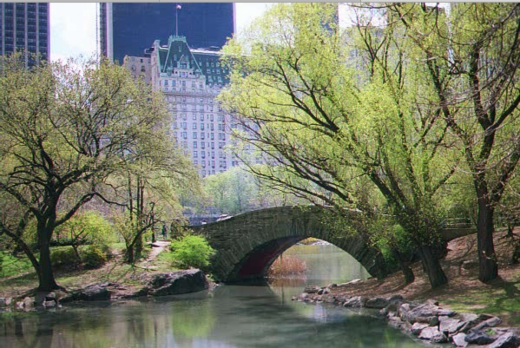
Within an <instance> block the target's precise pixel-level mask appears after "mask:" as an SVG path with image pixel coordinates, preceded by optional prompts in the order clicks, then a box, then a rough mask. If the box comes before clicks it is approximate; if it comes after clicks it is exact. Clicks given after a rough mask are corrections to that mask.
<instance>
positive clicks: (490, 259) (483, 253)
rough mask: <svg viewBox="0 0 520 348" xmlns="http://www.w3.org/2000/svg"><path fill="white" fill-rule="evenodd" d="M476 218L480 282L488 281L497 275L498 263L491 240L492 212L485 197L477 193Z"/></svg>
mask: <svg viewBox="0 0 520 348" xmlns="http://www.w3.org/2000/svg"><path fill="white" fill-rule="evenodd" d="M479 196H480V197H479V199H478V220H477V248H478V262H479V275H478V279H479V280H480V281H481V282H484V283H488V282H490V281H492V280H494V279H496V278H497V277H498V265H497V260H496V254H495V245H494V242H493V231H494V225H493V213H494V209H493V208H492V207H490V206H489V204H488V203H487V199H485V198H484V197H483V196H481V195H480V194H479Z"/></svg>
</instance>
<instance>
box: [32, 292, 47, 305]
mask: <svg viewBox="0 0 520 348" xmlns="http://www.w3.org/2000/svg"><path fill="white" fill-rule="evenodd" d="M45 295H47V293H46V292H37V293H36V296H34V302H35V304H36V305H37V306H43V303H44V302H45Z"/></svg>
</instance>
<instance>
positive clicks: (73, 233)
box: [54, 210, 117, 244]
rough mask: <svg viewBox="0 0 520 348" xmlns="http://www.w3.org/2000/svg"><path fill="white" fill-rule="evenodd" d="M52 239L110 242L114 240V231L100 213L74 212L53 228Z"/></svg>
mask: <svg viewBox="0 0 520 348" xmlns="http://www.w3.org/2000/svg"><path fill="white" fill-rule="evenodd" d="M54 240H55V241H57V242H59V243H60V244H64V243H71V242H72V243H74V244H110V243H114V242H116V240H117V238H116V234H115V231H114V229H113V227H112V225H111V224H110V222H108V221H107V220H106V219H105V218H104V217H103V216H102V215H101V214H99V213H98V212H96V211H92V210H90V211H87V212H84V213H80V214H76V215H75V216H73V217H72V218H71V219H70V220H68V221H67V222H65V223H64V224H63V225H60V226H59V227H58V228H56V230H55V235H54Z"/></svg>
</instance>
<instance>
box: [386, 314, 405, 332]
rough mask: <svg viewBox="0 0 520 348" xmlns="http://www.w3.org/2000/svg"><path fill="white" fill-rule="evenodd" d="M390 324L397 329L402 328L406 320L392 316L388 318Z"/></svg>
mask: <svg viewBox="0 0 520 348" xmlns="http://www.w3.org/2000/svg"><path fill="white" fill-rule="evenodd" d="M388 325H390V326H391V327H393V328H396V329H402V328H403V326H404V322H403V321H402V320H401V318H399V317H390V318H389V319H388Z"/></svg>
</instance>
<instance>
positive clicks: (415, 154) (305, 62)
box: [220, 4, 457, 287]
mask: <svg viewBox="0 0 520 348" xmlns="http://www.w3.org/2000/svg"><path fill="white" fill-rule="evenodd" d="M335 11H336V10H335V6H334V5H327V4H294V5H279V6H277V7H276V8H274V9H273V10H271V11H269V12H268V13H267V15H266V16H265V17H264V18H263V19H262V21H260V22H257V23H256V25H255V26H253V27H252V29H251V30H250V32H249V34H248V36H247V37H246V38H245V39H244V40H243V41H238V40H231V41H230V42H229V43H228V45H227V46H226V48H225V50H226V59H227V63H228V64H229V66H230V68H231V69H232V76H231V85H230V87H229V88H228V89H227V90H226V91H224V92H223V93H222V94H221V96H220V98H221V101H222V102H223V105H224V108H225V109H227V110H228V111H230V112H234V113H236V115H237V117H241V120H242V126H243V127H245V128H246V129H247V131H245V132H237V133H236V136H237V137H239V138H240V139H241V140H243V141H246V142H248V143H250V144H251V145H253V146H255V147H256V148H257V149H258V150H259V151H261V153H262V154H263V157H264V160H265V161H266V163H268V164H269V165H270V166H266V167H263V169H262V170H254V169H253V172H254V173H255V174H256V175H258V176H260V177H261V178H263V179H266V180H270V181H272V182H274V183H276V184H278V185H279V186H284V187H285V188H286V189H287V190H290V191H292V192H294V193H295V194H298V195H300V196H305V197H306V198H308V199H309V200H311V201H312V202H314V203H320V202H321V204H324V203H325V204H327V205H332V206H335V207H337V208H339V209H338V212H340V213H341V211H343V210H344V209H345V208H357V207H358V203H359V196H357V195H356V192H355V190H354V188H355V187H356V186H357V185H358V184H357V183H358V182H359V179H360V178H367V179H369V182H370V184H371V185H373V186H374V187H375V188H377V190H378V191H379V193H380V194H381V195H382V196H383V197H384V199H385V200H386V202H387V206H388V213H390V215H391V216H393V218H394V219H395V220H396V222H397V223H398V224H399V225H400V226H401V227H402V228H403V230H404V231H405V233H406V235H407V237H408V238H409V239H410V240H411V241H412V243H413V244H414V247H415V249H416V250H417V251H418V253H419V254H420V256H421V260H422V263H423V266H424V268H425V270H426V273H427V274H428V277H429V280H430V284H431V286H432V287H436V286H439V285H442V284H444V283H446V281H447V278H446V276H445V274H444V272H443V270H442V267H441V266H440V263H439V259H438V257H439V255H438V254H437V252H436V249H437V248H438V247H439V245H441V244H442V242H441V238H440V232H441V230H442V216H443V213H444V212H443V207H442V206H440V205H439V204H438V199H439V192H440V191H441V190H442V189H443V188H444V184H445V183H446V182H447V181H448V180H449V179H450V178H451V176H452V174H453V173H454V166H455V164H456V163H457V156H456V154H455V153H454V152H449V151H447V147H449V146H447V144H450V140H451V136H450V134H448V132H447V127H446V126H445V125H443V124H441V123H440V121H439V117H438V115H439V112H438V110H437V108H431V106H430V105H429V104H424V103H421V101H420V100H419V98H418V97H419V95H420V93H421V92H426V91H429V90H431V89H433V87H434V86H433V84H426V85H423V83H422V82H423V81H424V80H425V78H424V76H425V75H426V74H427V73H428V70H427V68H426V67H425V66H424V65H419V66H418V65H416V64H414V61H413V59H414V58H415V56H414V54H415V52H413V51H411V52H410V51H409V52H406V51H405V48H406V47H405V46H404V43H403V42H402V41H401V40H400V37H399V33H398V32H397V31H396V30H394V28H393V27H388V28H376V27H373V26H370V25H366V24H363V23H358V25H357V27H356V28H355V30H350V32H349V35H350V37H349V38H348V40H349V41H347V42H352V44H351V45H350V46H349V45H345V41H344V38H343V36H342V35H341V32H340V30H339V28H338V26H337V21H336V12H335ZM356 54H359V55H360V56H361V58H362V59H361V60H360V64H362V68H363V69H362V71H363V73H362V74H359V73H358V71H359V69H356V68H353V67H351V66H349V64H347V62H348V61H349V59H350V57H351V56H353V55H356ZM309 183H312V185H309ZM316 188H318V189H316ZM364 213H365V214H366V215H367V218H370V216H371V214H376V213H378V212H376V211H374V210H368V211H367V210H365V211H364Z"/></svg>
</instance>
